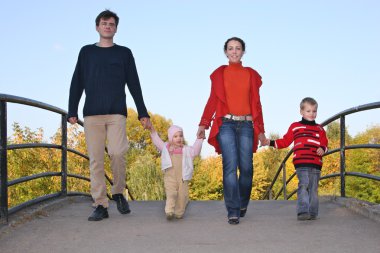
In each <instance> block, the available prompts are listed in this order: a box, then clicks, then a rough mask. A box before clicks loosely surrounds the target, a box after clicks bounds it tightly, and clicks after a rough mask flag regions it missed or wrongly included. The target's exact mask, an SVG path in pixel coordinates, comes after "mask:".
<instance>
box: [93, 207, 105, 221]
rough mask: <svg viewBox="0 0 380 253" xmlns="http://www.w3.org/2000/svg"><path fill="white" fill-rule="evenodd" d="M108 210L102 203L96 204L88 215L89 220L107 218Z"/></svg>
mask: <svg viewBox="0 0 380 253" xmlns="http://www.w3.org/2000/svg"><path fill="white" fill-rule="evenodd" d="M108 217H109V216H108V211H107V208H105V207H104V206H102V205H98V206H97V207H96V209H95V211H94V212H92V214H91V215H90V217H88V220H89V221H100V220H103V219H104V218H108Z"/></svg>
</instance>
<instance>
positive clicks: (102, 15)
mask: <svg viewBox="0 0 380 253" xmlns="http://www.w3.org/2000/svg"><path fill="white" fill-rule="evenodd" d="M110 18H114V19H115V23H116V27H117V25H118V24H119V17H118V16H117V14H116V13H115V12H112V11H110V10H105V11H102V12H101V13H99V15H98V16H97V17H96V19H95V24H96V26H99V23H100V20H101V19H105V20H107V19H110Z"/></svg>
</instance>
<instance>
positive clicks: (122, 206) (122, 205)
mask: <svg viewBox="0 0 380 253" xmlns="http://www.w3.org/2000/svg"><path fill="white" fill-rule="evenodd" d="M112 199H113V200H115V201H116V204H117V210H119V212H120V213H121V214H127V213H130V212H131V209H129V205H128V202H127V200H126V199H125V197H124V196H123V194H120V193H119V194H113V195H112Z"/></svg>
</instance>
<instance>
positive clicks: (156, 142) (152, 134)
mask: <svg viewBox="0 0 380 253" xmlns="http://www.w3.org/2000/svg"><path fill="white" fill-rule="evenodd" d="M150 138H152V141H153V144H154V145H155V146H156V147H157V148H158V150H159V151H160V152H161V151H162V149H163V148H164V145H165V143H164V142H163V141H162V140H161V138H160V136H158V133H157V131H156V130H155V129H154V127H153V125H152V127H151V128H150Z"/></svg>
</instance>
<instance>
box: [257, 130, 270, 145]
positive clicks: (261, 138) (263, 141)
mask: <svg viewBox="0 0 380 253" xmlns="http://www.w3.org/2000/svg"><path fill="white" fill-rule="evenodd" d="M258 138H259V141H260V146H268V145H269V143H270V140H269V139H267V137H265V134H263V133H260V134H259V136H258Z"/></svg>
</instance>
